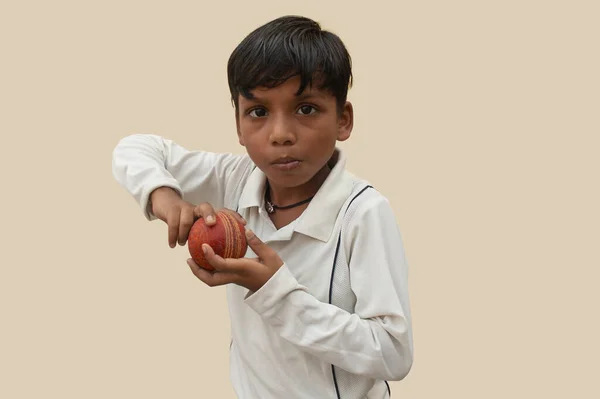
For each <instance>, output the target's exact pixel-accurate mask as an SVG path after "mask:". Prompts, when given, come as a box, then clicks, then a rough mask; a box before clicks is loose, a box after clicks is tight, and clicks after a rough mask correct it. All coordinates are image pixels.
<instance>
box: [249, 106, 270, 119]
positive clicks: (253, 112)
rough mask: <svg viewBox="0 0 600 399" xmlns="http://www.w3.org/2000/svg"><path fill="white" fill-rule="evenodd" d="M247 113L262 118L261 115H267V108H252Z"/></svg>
mask: <svg viewBox="0 0 600 399" xmlns="http://www.w3.org/2000/svg"><path fill="white" fill-rule="evenodd" d="M248 115H250V116H252V117H254V118H262V117H263V116H266V115H267V110H266V109H264V108H254V109H252V110H250V112H248Z"/></svg>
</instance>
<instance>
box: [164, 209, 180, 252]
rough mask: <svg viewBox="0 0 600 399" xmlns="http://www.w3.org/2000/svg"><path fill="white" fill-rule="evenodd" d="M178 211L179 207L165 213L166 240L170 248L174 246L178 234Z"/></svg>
mask: <svg viewBox="0 0 600 399" xmlns="http://www.w3.org/2000/svg"><path fill="white" fill-rule="evenodd" d="M179 213H180V212H179V209H177V210H174V211H172V212H169V213H168V214H167V227H168V235H169V237H168V240H169V246H170V247H171V248H175V244H176V243H177V236H178V235H179Z"/></svg>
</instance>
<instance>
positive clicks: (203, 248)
mask: <svg viewBox="0 0 600 399" xmlns="http://www.w3.org/2000/svg"><path fill="white" fill-rule="evenodd" d="M202 251H203V252H204V255H206V254H207V253H208V248H207V245H206V244H202Z"/></svg>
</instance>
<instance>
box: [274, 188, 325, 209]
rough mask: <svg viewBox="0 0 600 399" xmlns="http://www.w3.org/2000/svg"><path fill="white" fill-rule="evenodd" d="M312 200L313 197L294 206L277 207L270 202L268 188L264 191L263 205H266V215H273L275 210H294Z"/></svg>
mask: <svg viewBox="0 0 600 399" xmlns="http://www.w3.org/2000/svg"><path fill="white" fill-rule="evenodd" d="M313 198H314V195H313V196H312V197H310V198H307V199H305V200H302V201H300V202H296V203H295V204H291V205H286V206H278V205H275V204H273V203H272V202H271V196H270V195H269V187H267V189H266V190H265V203H266V208H267V213H268V214H273V213H275V210H276V209H290V208H295V207H297V206H300V205H304V204H306V203H307V202H310V200H312V199H313Z"/></svg>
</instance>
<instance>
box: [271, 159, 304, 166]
mask: <svg viewBox="0 0 600 399" xmlns="http://www.w3.org/2000/svg"><path fill="white" fill-rule="evenodd" d="M292 162H300V160H299V159H297V158H293V157H281V158H277V159H276V160H275V161H273V164H274V165H280V164H286V163H292Z"/></svg>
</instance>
